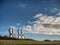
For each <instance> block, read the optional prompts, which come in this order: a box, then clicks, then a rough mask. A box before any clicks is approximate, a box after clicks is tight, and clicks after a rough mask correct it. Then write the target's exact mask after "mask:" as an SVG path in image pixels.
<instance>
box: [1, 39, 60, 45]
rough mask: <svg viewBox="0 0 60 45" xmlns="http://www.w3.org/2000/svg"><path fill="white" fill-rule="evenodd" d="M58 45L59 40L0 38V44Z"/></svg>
mask: <svg viewBox="0 0 60 45" xmlns="http://www.w3.org/2000/svg"><path fill="white" fill-rule="evenodd" d="M29 44H30V45H32V44H33V45H60V41H32V40H0V45H29Z"/></svg>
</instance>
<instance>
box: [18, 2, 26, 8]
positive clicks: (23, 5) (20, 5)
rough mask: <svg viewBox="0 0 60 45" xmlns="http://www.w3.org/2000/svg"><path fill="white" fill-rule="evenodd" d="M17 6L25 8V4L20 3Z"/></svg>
mask: <svg viewBox="0 0 60 45" xmlns="http://www.w3.org/2000/svg"><path fill="white" fill-rule="evenodd" d="M18 6H19V7H21V8H26V6H27V4H24V3H20V4H19V5H18Z"/></svg>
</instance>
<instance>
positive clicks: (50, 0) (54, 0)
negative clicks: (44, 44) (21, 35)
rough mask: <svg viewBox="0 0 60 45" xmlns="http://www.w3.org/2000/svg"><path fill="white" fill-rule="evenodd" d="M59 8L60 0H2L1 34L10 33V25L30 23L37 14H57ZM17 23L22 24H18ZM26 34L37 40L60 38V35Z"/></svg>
mask: <svg viewBox="0 0 60 45" xmlns="http://www.w3.org/2000/svg"><path fill="white" fill-rule="evenodd" d="M54 9H58V10H54ZM51 10H52V11H51ZM59 10H60V0H0V35H9V33H8V27H9V26H16V27H22V26H24V25H29V23H28V21H34V20H35V19H33V17H34V16H35V15H36V14H39V13H43V14H46V15H47V16H51V15H53V16H55V14H56V13H58V12H59ZM53 11H55V12H53ZM17 23H19V24H20V25H19V26H17ZM25 36H26V38H32V39H37V40H44V39H58V40H59V39H60V35H45V34H31V33H25Z"/></svg>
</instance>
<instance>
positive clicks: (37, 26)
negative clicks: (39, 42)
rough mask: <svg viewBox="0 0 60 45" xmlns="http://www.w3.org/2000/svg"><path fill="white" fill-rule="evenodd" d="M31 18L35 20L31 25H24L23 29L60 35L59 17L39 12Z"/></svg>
mask: <svg viewBox="0 0 60 45" xmlns="http://www.w3.org/2000/svg"><path fill="white" fill-rule="evenodd" d="M33 18H34V19H36V20H35V21H34V22H33V24H32V26H30V25H27V26H24V27H23V30H28V31H31V33H38V34H48V35H60V17H56V16H46V15H44V14H42V13H40V14H37V15H35V16H34V17H33Z"/></svg>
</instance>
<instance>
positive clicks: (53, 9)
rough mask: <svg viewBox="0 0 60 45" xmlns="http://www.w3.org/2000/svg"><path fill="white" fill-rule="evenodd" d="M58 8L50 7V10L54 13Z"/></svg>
mask: <svg viewBox="0 0 60 45" xmlns="http://www.w3.org/2000/svg"><path fill="white" fill-rule="evenodd" d="M58 11H59V10H58V9H57V8H52V9H50V12H53V13H55V12H58Z"/></svg>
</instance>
